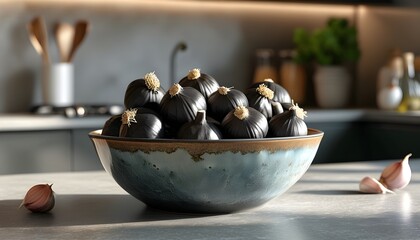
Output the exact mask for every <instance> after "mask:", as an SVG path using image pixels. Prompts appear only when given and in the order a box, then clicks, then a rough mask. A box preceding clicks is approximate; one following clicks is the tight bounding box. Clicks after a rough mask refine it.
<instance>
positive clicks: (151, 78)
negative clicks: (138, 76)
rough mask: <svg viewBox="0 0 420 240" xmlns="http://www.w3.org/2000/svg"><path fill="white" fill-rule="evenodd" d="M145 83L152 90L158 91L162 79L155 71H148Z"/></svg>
mask: <svg viewBox="0 0 420 240" xmlns="http://www.w3.org/2000/svg"><path fill="white" fill-rule="evenodd" d="M144 83H145V84H146V87H147V88H148V89H149V90H152V91H157V90H158V89H159V87H160V81H159V78H158V77H157V76H156V74H155V72H150V73H147V74H146V75H145V76H144Z"/></svg>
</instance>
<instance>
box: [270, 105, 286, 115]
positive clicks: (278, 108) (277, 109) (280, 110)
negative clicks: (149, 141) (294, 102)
mask: <svg viewBox="0 0 420 240" xmlns="http://www.w3.org/2000/svg"><path fill="white" fill-rule="evenodd" d="M271 109H272V110H273V116H276V115H277V114H280V113H283V112H284V109H283V105H282V104H281V103H279V102H271Z"/></svg>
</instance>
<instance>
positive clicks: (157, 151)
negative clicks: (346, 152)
mask: <svg viewBox="0 0 420 240" xmlns="http://www.w3.org/2000/svg"><path fill="white" fill-rule="evenodd" d="M89 136H90V138H91V140H92V141H93V143H94V146H95V148H96V152H97V154H98V156H99V158H100V160H101V162H102V165H103V167H104V168H105V170H106V171H107V172H108V173H110V174H111V175H112V177H113V178H114V179H115V181H116V182H117V183H118V184H119V185H120V186H121V187H122V188H123V189H125V190H126V191H127V192H128V193H129V194H131V195H132V196H134V197H136V198H137V199H139V200H140V201H142V202H144V203H145V204H146V205H148V206H150V207H153V208H159V209H164V210H169V211H178V212H202V213H229V212H234V211H240V210H244V209H249V208H254V207H257V206H260V205H262V204H264V203H266V202H268V201H269V200H271V199H273V198H275V197H277V196H279V195H281V194H282V193H284V192H285V191H286V190H287V189H289V188H290V187H291V186H292V185H293V184H295V183H296V182H297V181H298V180H299V179H300V178H301V177H302V175H303V174H304V173H305V172H306V170H307V169H308V168H309V166H310V165H311V163H312V160H313V159H314V157H315V154H316V152H317V150H318V146H319V144H320V142H321V139H322V137H323V132H321V131H319V130H315V129H309V131H308V135H307V136H300V137H283V138H264V139H224V140H216V141H214V140H213V141H211V140H207V141H200V140H181V139H135V138H120V137H111V136H103V135H101V130H97V131H93V132H91V133H90V134H89Z"/></svg>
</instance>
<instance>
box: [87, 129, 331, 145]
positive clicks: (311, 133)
mask: <svg viewBox="0 0 420 240" xmlns="http://www.w3.org/2000/svg"><path fill="white" fill-rule="evenodd" d="M101 133H102V129H97V130H93V131H91V132H89V133H88V135H89V137H90V138H97V139H104V140H113V141H129V142H151V143H168V142H177V143H215V142H230V143H231V142H265V141H288V140H296V139H307V138H309V139H310V138H319V137H322V136H324V132H323V131H321V130H318V129H315V128H308V135H304V136H291V137H266V138H224V139H219V140H196V139H177V138H156V139H151V138H133V137H116V136H108V135H102V134H101Z"/></svg>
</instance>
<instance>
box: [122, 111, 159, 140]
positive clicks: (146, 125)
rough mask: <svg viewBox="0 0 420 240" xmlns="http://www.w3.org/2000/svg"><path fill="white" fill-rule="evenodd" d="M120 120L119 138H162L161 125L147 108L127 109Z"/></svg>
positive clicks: (154, 113)
mask: <svg viewBox="0 0 420 240" xmlns="http://www.w3.org/2000/svg"><path fill="white" fill-rule="evenodd" d="M121 119H122V124H121V127H120V134H119V136H120V137H132V138H153V139H154V138H162V137H163V136H164V127H163V123H162V121H161V120H160V117H159V115H158V114H157V113H156V112H154V111H153V110H150V109H147V108H132V109H128V110H126V111H125V112H124V113H123V114H122V116H121Z"/></svg>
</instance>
